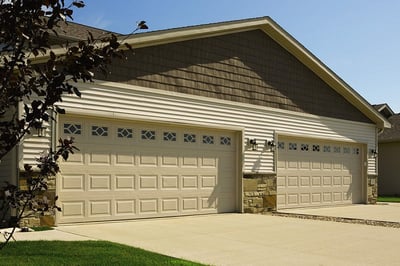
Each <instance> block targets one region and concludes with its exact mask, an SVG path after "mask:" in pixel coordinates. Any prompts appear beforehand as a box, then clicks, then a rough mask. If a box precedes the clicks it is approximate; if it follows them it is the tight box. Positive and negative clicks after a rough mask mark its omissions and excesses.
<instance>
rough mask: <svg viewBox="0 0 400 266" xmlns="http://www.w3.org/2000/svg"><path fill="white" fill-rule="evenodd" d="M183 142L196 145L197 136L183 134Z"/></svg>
mask: <svg viewBox="0 0 400 266" xmlns="http://www.w3.org/2000/svg"><path fill="white" fill-rule="evenodd" d="M183 141H184V142H187V143H195V142H196V135H195V134H187V133H185V134H183Z"/></svg>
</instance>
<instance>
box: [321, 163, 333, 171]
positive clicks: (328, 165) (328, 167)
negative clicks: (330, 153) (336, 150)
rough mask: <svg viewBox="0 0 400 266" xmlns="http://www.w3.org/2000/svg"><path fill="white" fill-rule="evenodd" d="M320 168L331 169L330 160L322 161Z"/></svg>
mask: <svg viewBox="0 0 400 266" xmlns="http://www.w3.org/2000/svg"><path fill="white" fill-rule="evenodd" d="M322 168H323V169H324V170H332V163H331V162H324V163H322Z"/></svg>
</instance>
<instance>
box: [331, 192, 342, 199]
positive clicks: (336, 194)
mask: <svg viewBox="0 0 400 266" xmlns="http://www.w3.org/2000/svg"><path fill="white" fill-rule="evenodd" d="M342 195H343V193H341V192H335V193H333V201H342V200H343V199H342Z"/></svg>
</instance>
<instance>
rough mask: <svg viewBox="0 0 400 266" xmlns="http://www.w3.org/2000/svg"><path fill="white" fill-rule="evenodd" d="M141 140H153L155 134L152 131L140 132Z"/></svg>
mask: <svg viewBox="0 0 400 266" xmlns="http://www.w3.org/2000/svg"><path fill="white" fill-rule="evenodd" d="M142 139H147V140H155V139H156V132H155V131H154V130H142Z"/></svg>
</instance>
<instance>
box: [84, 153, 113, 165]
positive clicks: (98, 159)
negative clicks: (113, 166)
mask: <svg viewBox="0 0 400 266" xmlns="http://www.w3.org/2000/svg"><path fill="white" fill-rule="evenodd" d="M89 157H90V163H91V164H108V165H109V164H110V162H111V159H110V154H109V153H91V154H90V155H89Z"/></svg>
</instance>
